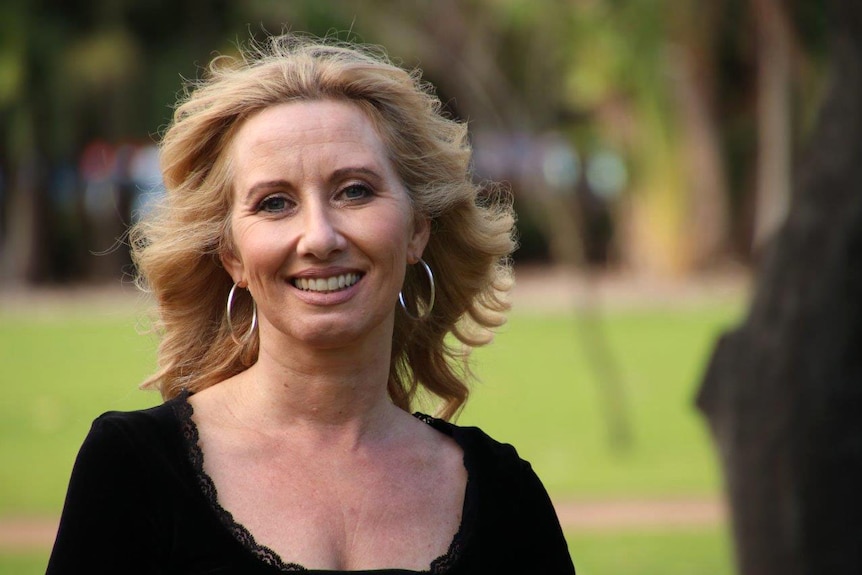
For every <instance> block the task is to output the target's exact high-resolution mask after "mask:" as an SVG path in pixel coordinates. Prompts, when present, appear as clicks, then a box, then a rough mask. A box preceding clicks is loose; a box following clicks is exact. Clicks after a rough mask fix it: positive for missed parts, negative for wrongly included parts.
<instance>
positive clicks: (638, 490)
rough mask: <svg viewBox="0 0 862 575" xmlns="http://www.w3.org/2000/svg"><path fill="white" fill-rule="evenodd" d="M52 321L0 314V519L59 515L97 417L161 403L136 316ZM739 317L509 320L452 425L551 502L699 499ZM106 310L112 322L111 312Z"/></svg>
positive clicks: (687, 314)
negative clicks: (611, 380) (611, 425)
mask: <svg viewBox="0 0 862 575" xmlns="http://www.w3.org/2000/svg"><path fill="white" fill-rule="evenodd" d="M120 309H121V308H116V307H114V308H109V310H108V311H104V312H103V313H90V314H86V315H85V314H83V313H81V312H76V311H74V310H73V311H68V312H63V311H59V312H57V313H55V314H53V315H51V316H50V317H47V316H44V317H40V318H37V320H35V321H34V320H33V319H32V318H29V316H27V315H24V314H21V313H18V312H15V313H13V312H10V311H8V310H7V311H5V312H0V370H2V371H0V382H2V383H0V384H2V389H3V401H2V402H0V458H2V461H3V465H0V514H7V515H8V514H39V513H48V514H53V513H58V512H59V509H60V507H61V505H62V500H63V496H64V492H65V487H66V482H67V481H68V477H69V473H70V471H71V466H72V463H73V461H74V457H75V454H76V452H77V449H78V447H79V445H80V443H81V441H82V439H83V438H84V436H85V435H86V433H87V430H88V429H89V425H90V423H91V421H92V420H93V418H95V417H96V416H97V415H99V414H100V413H102V412H103V411H106V410H109V409H134V408H137V407H144V406H149V405H153V404H155V403H158V402H159V397H158V395H157V394H155V393H152V392H141V391H138V390H137V385H138V383H139V382H140V381H141V380H142V378H143V377H144V376H145V375H146V374H147V373H149V372H150V371H151V370H152V367H153V365H154V356H155V352H154V347H155V343H154V341H153V339H152V338H150V337H149V336H141V335H139V334H138V333H137V328H136V323H137V319H138V316H139V312H140V310H136V309H134V308H133V307H132V308H130V309H128V310H124V311H118V310H120ZM738 309H739V306H734V305H726V304H722V305H713V306H704V307H701V308H697V309H685V310H640V311H638V310H630V311H615V312H612V313H609V314H608V315H607V317H605V318H603V320H602V322H601V323H599V324H595V323H591V324H587V323H584V321H583V320H576V317H575V316H574V315H572V314H560V315H557V316H537V315H515V316H514V317H512V319H511V321H510V322H509V324H507V326H506V327H505V328H504V330H503V331H502V332H501V333H500V334H499V335H498V337H497V340H496V342H495V343H494V344H493V345H491V346H489V347H488V348H485V349H481V350H479V351H478V352H477V353H476V371H477V373H478V374H479V376H480V377H481V380H482V381H481V383H480V384H478V385H477V387H476V388H475V393H474V396H473V398H472V399H471V402H470V403H469V404H468V407H467V409H466V410H465V412H464V413H463V414H462V416H461V418H460V420H459V423H461V424H478V425H480V426H481V427H483V428H484V429H485V430H486V431H488V432H489V433H490V434H491V435H492V436H494V437H496V438H498V439H500V440H501V441H507V442H510V443H512V444H514V445H515V446H517V448H518V450H519V452H520V453H521V454H522V456H523V457H525V458H526V459H529V460H530V461H531V462H532V463H533V465H534V467H535V468H536V469H537V471H538V472H539V474H540V476H541V477H542V479H543V480H544V481H545V483H546V485H547V487H548V489H549V491H551V493H552V494H554V495H555V496H569V495H570V496H576V497H644V496H665V495H669V496H676V495H687V494H688V495H704V494H706V495H708V494H714V493H717V492H718V489H719V481H718V472H717V468H716V464H715V461H714V458H713V455H712V447H711V444H710V440H709V437H708V433H707V431H706V428H705V425H704V422H703V421H702V419H701V418H700V416H699V415H698V414H697V413H696V412H695V410H694V408H693V405H692V399H693V395H694V393H695V391H696V388H697V385H698V383H699V380H700V377H701V373H702V370H703V365H704V363H705V361H706V359H707V358H708V355H709V353H710V352H711V349H712V346H713V343H714V339H715V337H716V335H717V334H718V333H719V331H720V330H721V329H723V328H726V327H727V326H729V325H731V324H732V323H733V322H734V321H735V319H736V317H737V316H738ZM110 310H113V311H110ZM598 333H604V334H605V337H606V339H607V342H608V345H609V348H610V349H611V351H612V354H613V357H614V358H615V362H616V364H617V368H618V370H619V372H620V374H621V379H622V382H623V385H624V387H625V398H626V402H627V413H628V417H629V418H630V420H631V424H632V429H633V444H632V446H631V448H630V449H628V450H615V449H613V448H612V447H611V446H610V443H609V441H608V435H607V432H606V421H605V419H604V418H603V416H602V413H603V412H602V405H603V403H602V391H601V390H602V388H601V386H602V385H603V380H602V379H601V378H597V377H596V376H595V375H594V373H593V372H592V371H591V369H590V365H591V364H590V362H589V361H588V359H589V358H590V357H591V356H590V355H589V354H588V353H587V352H586V351H585V349H586V346H587V345H588V344H587V343H585V342H590V341H592V342H594V341H596V337H597V334H598Z"/></svg>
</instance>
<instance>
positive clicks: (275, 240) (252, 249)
mask: <svg viewBox="0 0 862 575" xmlns="http://www.w3.org/2000/svg"><path fill="white" fill-rule="evenodd" d="M265 224H266V223H265V222H255V223H254V224H252V225H250V226H247V227H239V226H238V229H236V230H235V232H234V248H235V252H236V253H237V254H238V255H239V257H240V259H241V260H242V263H243V265H244V267H245V269H246V273H247V274H249V275H252V276H253V275H266V274H271V273H275V272H277V271H278V268H280V267H281V265H282V264H283V262H284V258H285V246H286V244H287V234H284V233H278V229H277V228H276V226H267V225H265Z"/></svg>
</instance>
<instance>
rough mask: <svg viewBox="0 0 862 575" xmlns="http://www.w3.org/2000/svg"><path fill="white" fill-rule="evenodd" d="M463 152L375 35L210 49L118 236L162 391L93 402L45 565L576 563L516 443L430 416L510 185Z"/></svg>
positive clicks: (433, 568)
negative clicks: (104, 409)
mask: <svg viewBox="0 0 862 575" xmlns="http://www.w3.org/2000/svg"><path fill="white" fill-rule="evenodd" d="M470 158H471V150H470V147H469V144H468V142H467V134H466V127H465V126H464V125H463V124H460V123H457V122H454V121H452V120H450V119H447V118H446V117H444V116H443V115H442V114H441V113H440V103H439V101H438V99H437V98H436V97H435V96H434V95H433V94H432V92H431V90H430V89H429V88H428V86H426V85H425V84H423V83H422V82H421V81H420V79H419V77H418V75H417V74H410V73H408V72H406V71H404V70H402V69H400V68H398V67H396V66H393V65H391V64H390V63H389V62H388V61H387V60H386V59H385V57H384V56H382V55H381V54H380V53H379V52H374V51H371V50H369V49H366V48H361V47H356V46H353V47H345V46H336V45H327V44H326V43H320V42H316V41H311V40H307V39H298V38H296V37H289V36H285V37H276V38H272V39H270V41H269V42H268V43H267V44H266V45H265V46H256V47H254V48H253V49H250V50H248V51H246V53H244V54H243V55H242V57H241V58H238V59H227V58H218V59H216V60H215V61H214V62H213V63H212V65H211V66H210V70H209V74H208V75H207V77H206V78H205V80H203V81H202V82H200V83H199V84H198V85H197V86H193V87H192V89H191V90H190V91H189V93H188V95H187V96H186V97H185V98H184V101H183V102H181V105H180V106H179V107H178V108H177V110H176V114H175V117H174V120H173V122H172V124H171V126H170V127H169V129H168V130H167V132H166V133H165V135H164V139H163V142H162V145H161V161H162V169H163V174H164V180H165V184H166V187H167V191H168V193H167V199H166V201H165V202H164V205H163V206H161V208H160V209H159V210H158V211H156V212H155V213H154V214H153V215H152V216H151V217H150V218H149V219H148V220H146V221H144V222H142V223H141V224H140V225H139V226H138V227H137V228H136V229H135V230H133V233H132V239H133V249H134V255H135V261H136V263H137V265H138V269H139V270H140V274H141V281H142V283H143V284H144V285H145V287H146V289H148V290H149V291H150V292H151V293H152V294H153V296H154V298H155V301H156V302H157V305H158V310H157V311H158V317H159V328H160V333H161V336H162V342H161V346H160V348H159V369H158V371H157V372H156V373H155V374H154V375H153V376H152V377H151V378H150V379H149V380H148V382H147V385H148V386H150V387H155V388H157V389H158V390H159V391H160V392H161V394H162V396H163V398H164V400H165V403H164V404H162V405H161V406H159V407H155V408H153V409H149V410H145V411H139V412H132V413H117V412H112V413H107V414H105V415H103V416H101V417H100V418H98V419H97V420H96V421H95V423H94V424H93V427H92V430H91V432H90V434H89V435H88V437H87V439H86V440H85V442H84V445H83V447H82V448H81V451H80V454H79V456H78V460H77V462H76V464H75V468H74V471H73V474H72V479H71V482H70V485H69V491H68V495H67V500H66V506H65V509H64V513H63V517H62V520H61V525H60V530H59V533H58V535H57V541H56V543H55V546H54V551H53V553H52V556H51V561H50V565H49V568H48V572H49V573H103V572H104V573H107V572H111V573H184V574H192V573H225V574H227V573H237V574H240V573H241V574H246V575H248V574H258V573H259V574H267V573H269V574H274V573H279V572H283V571H302V570H311V571H314V572H319V573H340V572H372V571H373V572H375V573H413V572H431V573H451V574H453V575H455V574H461V573H465V574H466V573H542V574H557V573H559V574H568V573H574V568H573V567H572V562H571V559H570V557H569V553H568V550H567V547H566V542H565V540H564V538H563V535H562V532H561V530H560V526H559V522H558V521H557V518H556V515H555V513H554V509H553V507H552V506H551V503H550V500H549V499H548V496H547V494H546V492H545V490H544V488H543V487H542V484H541V482H540V481H539V479H538V478H537V477H536V475H535V473H534V472H533V471H532V469H531V468H530V465H529V464H528V463H526V462H525V461H523V460H521V459H520V458H519V457H518V455H517V453H516V451H515V450H514V448H512V447H511V446H509V445H505V444H500V443H498V442H496V441H494V440H493V439H491V438H489V437H488V436H487V435H485V434H484V433H483V432H482V431H480V430H479V429H476V428H466V427H458V426H456V425H453V424H451V423H448V422H447V420H448V419H449V418H451V417H452V416H453V415H454V414H455V413H457V411H458V410H459V409H460V408H461V406H462V405H463V403H464V401H465V400H466V398H467V394H468V388H467V385H466V384H465V382H464V377H465V374H466V373H467V370H466V364H465V359H466V354H467V352H468V351H469V349H470V348H471V347H474V346H477V345H482V344H484V343H487V341H488V340H489V339H490V336H489V333H490V332H489V330H490V329H492V328H494V327H497V326H499V325H500V324H501V323H502V322H503V316H502V314H503V312H505V311H506V309H507V304H506V303H505V301H504V299H503V297H502V296H503V294H504V292H505V291H506V290H507V289H508V287H509V286H510V283H511V278H510V275H511V273H510V269H509V268H508V266H507V261H508V260H507V258H508V256H509V254H510V252H511V251H512V249H513V247H514V242H513V215H512V212H511V207H510V205H509V204H508V203H507V202H506V201H505V200H504V199H501V197H497V196H495V195H493V194H490V195H483V196H481V197H480V190H479V189H478V188H477V187H476V186H475V185H474V184H473V183H472V180H471V174H470V170H469V166H470ZM451 336H454V339H456V340H460V344H462V345H458V346H454V345H453V342H454V340H453V339H452V337H451ZM418 396H426V397H427V398H429V399H433V398H436V399H437V400H438V402H439V416H440V418H439V419H438V418H434V417H429V416H426V415H421V414H417V415H411V410H412V409H413V406H414V403H415V402H416V400H417V399H418Z"/></svg>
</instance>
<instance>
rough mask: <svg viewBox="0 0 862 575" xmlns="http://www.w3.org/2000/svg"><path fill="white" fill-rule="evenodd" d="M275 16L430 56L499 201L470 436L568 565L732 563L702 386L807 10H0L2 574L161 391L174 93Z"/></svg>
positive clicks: (751, 268) (810, 18)
mask: <svg viewBox="0 0 862 575" xmlns="http://www.w3.org/2000/svg"><path fill="white" fill-rule="evenodd" d="M285 30H288V31H303V32H309V33H312V34H315V35H318V36H330V37H333V38H336V39H340V40H350V41H360V42H366V43H372V44H380V45H382V46H384V47H385V48H386V49H387V51H388V52H389V53H390V55H391V56H392V57H393V59H394V60H395V61H396V62H398V63H401V64H403V65H404V66H406V67H419V68H421V69H422V70H423V72H424V77H425V78H426V79H427V80H429V81H431V82H432V83H433V84H434V85H435V86H436V87H437V89H438V91H439V94H440V96H441V99H442V101H443V102H444V105H445V108H446V110H447V112H448V113H449V114H451V115H452V116H454V117H457V118H460V119H463V120H466V121H468V122H469V125H470V129H471V134H472V138H473V143H474V148H475V171H476V176H477V178H480V179H489V180H495V181H503V182H506V183H507V185H508V186H510V188H511V190H512V192H513V194H514V196H515V202H516V204H515V205H516V209H517V211H518V215H519V230H520V241H521V249H520V250H519V251H518V252H517V253H516V255H515V265H516V275H517V278H518V285H517V287H516V289H515V291H514V293H513V301H514V304H515V305H514V311H513V314H512V317H511V320H510V322H509V323H508V324H507V325H506V326H505V327H504V328H503V329H502V330H501V332H500V334H499V335H498V337H497V339H496V341H495V343H494V344H493V345H491V346H490V347H488V348H487V349H481V350H478V351H477V352H476V353H475V359H474V368H475V371H476V373H477V375H478V376H479V382H478V383H477V385H476V386H475V389H474V395H473V398H472V399H471V402H470V403H469V404H468V407H467V409H466V410H465V411H464V413H463V414H462V415H461V417H460V420H459V423H461V424H477V425H480V426H482V427H483V428H485V429H486V430H487V431H488V432H489V433H491V434H492V435H494V436H495V437H497V438H498V439H500V440H503V441H507V442H511V443H513V444H514V445H516V446H517V447H518V449H519V451H520V453H521V455H522V456H523V457H525V458H526V459H528V460H530V461H531V462H532V463H533V465H534V467H535V468H536V469H537V470H538V472H539V474H540V476H541V477H542V478H543V480H544V481H545V483H546V486H547V487H548V489H549V491H550V493H551V495H552V498H553V499H554V501H555V503H557V505H558V509H559V512H560V515H561V519H562V520H563V525H564V529H565V531H566V534H567V537H568V539H569V543H570V549H571V551H572V555H573V557H574V559H575V564H576V566H577V568H578V572H579V573H581V574H582V575H602V574H605V573H628V574H644V575H647V574H653V573H655V574H657V573H662V574H676V573H679V574H683V573H715V574H719V575H720V574H724V573H731V572H733V571H734V558H733V545H732V536H731V533H730V527H729V524H728V517H727V514H728V513H727V510H726V506H725V504H724V496H723V481H722V475H721V467H720V465H719V462H718V459H717V457H716V456H715V455H714V450H713V446H712V442H711V438H710V433H709V426H708V425H707V422H706V420H705V419H704V418H703V417H702V415H701V414H700V413H699V412H698V410H697V408H696V407H695V398H696V396H697V392H698V389H699V387H700V384H701V381H702V379H703V377H704V374H705V371H706V369H707V364H708V361H709V358H710V355H711V353H712V351H713V348H714V346H715V342H716V339H717V338H718V336H719V335H720V334H721V333H722V332H724V331H726V330H728V329H731V328H732V327H733V326H735V325H736V324H737V323H739V322H740V321H741V320H742V318H743V317H744V316H745V313H746V309H747V306H748V302H749V299H750V293H751V285H752V283H753V276H754V272H755V271H756V270H757V268H758V265H759V263H760V261H761V257H762V254H763V251H764V250H765V249H766V247H767V246H768V245H769V243H770V241H771V240H772V239H773V238H774V237H775V233H776V230H778V229H779V228H780V226H781V225H782V224H783V222H784V221H785V218H786V216H787V213H788V210H789V207H790V204H791V189H792V180H793V173H794V167H795V165H796V162H797V161H798V158H799V157H800V155H801V154H802V150H804V147H805V143H806V141H807V138H808V136H809V135H810V133H811V131H812V129H813V126H814V125H815V122H816V120H817V117H818V110H819V109H820V106H821V104H822V102H823V99H824V93H825V91H826V87H827V86H828V83H829V79H830V74H829V72H830V56H829V51H828V49H827V47H828V26H827V9H826V6H825V5H824V3H823V2H820V1H816V0H814V1H791V2H779V1H778V0H712V1H709V2H701V1H698V0H678V1H674V0H582V1H563V0H463V1H458V0H434V1H431V0H425V1H415V2H403V1H396V0H368V1H363V2H346V1H338V0H307V1H306V0H291V1H286V0H285V1H278V0H246V1H242V2H241V1H239V0H173V1H171V2H167V1H165V0H154V1H149V2H144V1H142V0H137V1H136V0H73V1H64V2H60V1H48V0H43V1H35V2H34V1H30V0H3V2H2V3H0V389H2V392H3V398H4V399H3V401H2V402H0V573H38V572H41V571H43V570H44V564H45V561H46V559H47V553H48V551H49V547H50V530H51V528H52V526H53V527H55V526H56V518H57V516H58V514H59V512H60V509H61V506H62V499H63V495H64V490H65V485H66V482H67V480H68V476H69V472H70V470H71V465H72V463H73V461H74V457H75V453H76V451H77V448H78V446H79V445H80V442H81V440H82V439H83V437H84V435H85V434H86V432H87V429H88V427H89V424H90V422H91V420H92V419H93V418H94V417H95V416H97V415H98V414H99V413H101V412H103V411H105V410H108V409H133V408H137V407H143V406H148V405H153V404H155V403H157V402H158V401H159V399H158V397H157V396H156V395H155V394H153V393H148V392H142V391H138V390H137V385H138V383H139V382H140V381H141V380H142V379H143V378H144V377H145V375H147V374H148V373H149V372H150V371H151V370H152V368H153V366H154V354H155V346H156V342H155V339H154V338H153V337H152V336H149V335H141V332H143V331H145V330H146V326H147V322H148V315H147V314H148V310H149V307H148V302H147V299H146V296H145V295H143V294H140V293H138V292H136V291H135V289H134V287H133V286H132V285H131V284H132V280H133V276H134V270H133V269H132V268H131V263H130V260H129V257H128V251H127V250H126V249H125V246H124V244H123V234H124V231H125V229H126V228H127V226H128V224H129V223H131V222H133V221H134V220H135V218H136V217H137V215H138V214H140V213H142V212H143V211H145V210H146V209H147V202H148V201H149V198H151V197H152V195H153V194H159V193H160V192H161V189H160V181H159V177H158V169H157V158H156V157H155V147H154V145H155V144H156V143H157V142H158V137H159V133H160V131H161V130H162V129H163V128H164V126H165V125H166V124H167V123H168V122H169V120H170V116H171V112H172V108H171V106H172V104H173V103H174V102H175V101H176V96H177V94H178V93H179V91H180V90H181V87H182V84H183V79H194V78H197V77H200V76H201V75H202V73H203V66H204V65H205V63H206V62H208V61H209V60H210V59H211V58H212V56H213V55H214V54H216V53H220V54H232V53H235V52H236V48H237V45H238V44H244V43H246V42H247V41H248V39H249V38H250V37H252V36H254V37H258V38H261V37H263V36H264V35H265V34H266V33H278V32H281V31H285Z"/></svg>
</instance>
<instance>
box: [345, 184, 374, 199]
mask: <svg viewBox="0 0 862 575" xmlns="http://www.w3.org/2000/svg"><path fill="white" fill-rule="evenodd" d="M341 193H342V194H343V195H344V197H345V198H346V199H348V200H361V199H362V198H366V197H368V196H370V195H371V190H370V189H369V188H368V186H364V185H362V184H351V185H350V186H347V187H346V188H344V190H342V192H341Z"/></svg>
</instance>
